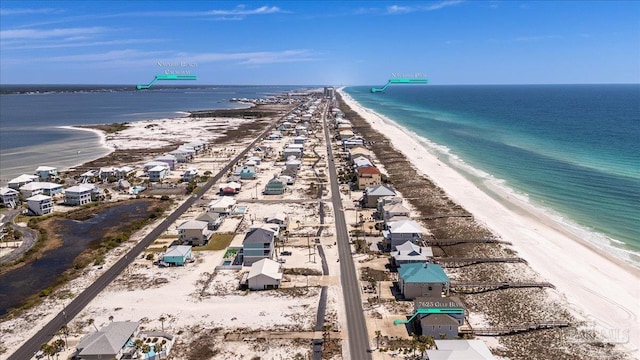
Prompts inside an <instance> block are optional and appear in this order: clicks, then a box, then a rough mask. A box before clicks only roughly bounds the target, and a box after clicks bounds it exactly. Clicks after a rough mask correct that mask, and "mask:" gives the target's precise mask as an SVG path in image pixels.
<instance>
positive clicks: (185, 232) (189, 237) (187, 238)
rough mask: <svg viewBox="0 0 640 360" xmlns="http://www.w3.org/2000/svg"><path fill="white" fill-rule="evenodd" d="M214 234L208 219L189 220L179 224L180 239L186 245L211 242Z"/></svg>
mask: <svg viewBox="0 0 640 360" xmlns="http://www.w3.org/2000/svg"><path fill="white" fill-rule="evenodd" d="M212 234H213V233H212V232H211V231H210V230H209V224H208V223H207V222H206V221H200V220H188V221H185V222H183V223H182V224H180V226H178V240H180V242H181V243H182V244H186V245H192V246H202V245H204V244H206V243H208V242H209V239H211V235H212Z"/></svg>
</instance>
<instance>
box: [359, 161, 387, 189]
mask: <svg viewBox="0 0 640 360" xmlns="http://www.w3.org/2000/svg"><path fill="white" fill-rule="evenodd" d="M356 174H357V176H358V189H361V190H364V189H366V188H368V187H370V186H375V185H380V184H382V175H381V174H380V170H378V168H377V167H373V166H364V167H358V168H357V169H356Z"/></svg>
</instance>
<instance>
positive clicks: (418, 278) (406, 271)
mask: <svg viewBox="0 0 640 360" xmlns="http://www.w3.org/2000/svg"><path fill="white" fill-rule="evenodd" d="M398 276H399V277H400V278H402V279H403V280H404V281H405V282H410V283H446V282H449V277H448V276H447V274H445V273H444V270H442V266H440V265H438V264H429V263H409V264H402V265H400V268H399V269H398Z"/></svg>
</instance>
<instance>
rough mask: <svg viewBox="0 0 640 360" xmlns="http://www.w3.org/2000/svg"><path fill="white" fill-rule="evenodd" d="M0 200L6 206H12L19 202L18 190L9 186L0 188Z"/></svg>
mask: <svg viewBox="0 0 640 360" xmlns="http://www.w3.org/2000/svg"><path fill="white" fill-rule="evenodd" d="M0 202H1V203H2V205H4V206H5V207H7V208H13V207H15V206H16V205H18V203H19V202H20V192H19V191H18V190H15V189H12V188H9V187H2V188H0Z"/></svg>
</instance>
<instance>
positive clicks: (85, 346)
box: [76, 321, 140, 360]
mask: <svg viewBox="0 0 640 360" xmlns="http://www.w3.org/2000/svg"><path fill="white" fill-rule="evenodd" d="M139 325H140V324H139V323H138V322H133V321H114V322H111V323H110V324H109V325H107V326H105V327H104V328H102V329H100V330H99V331H95V332H90V333H89V334H88V335H86V336H85V337H83V338H82V339H80V342H79V343H78V345H76V358H78V359H81V360H97V359H123V358H128V359H132V358H133V357H132V356H133V355H135V352H136V349H135V347H134V345H133V338H135V337H136V336H137V335H138V333H139Z"/></svg>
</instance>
